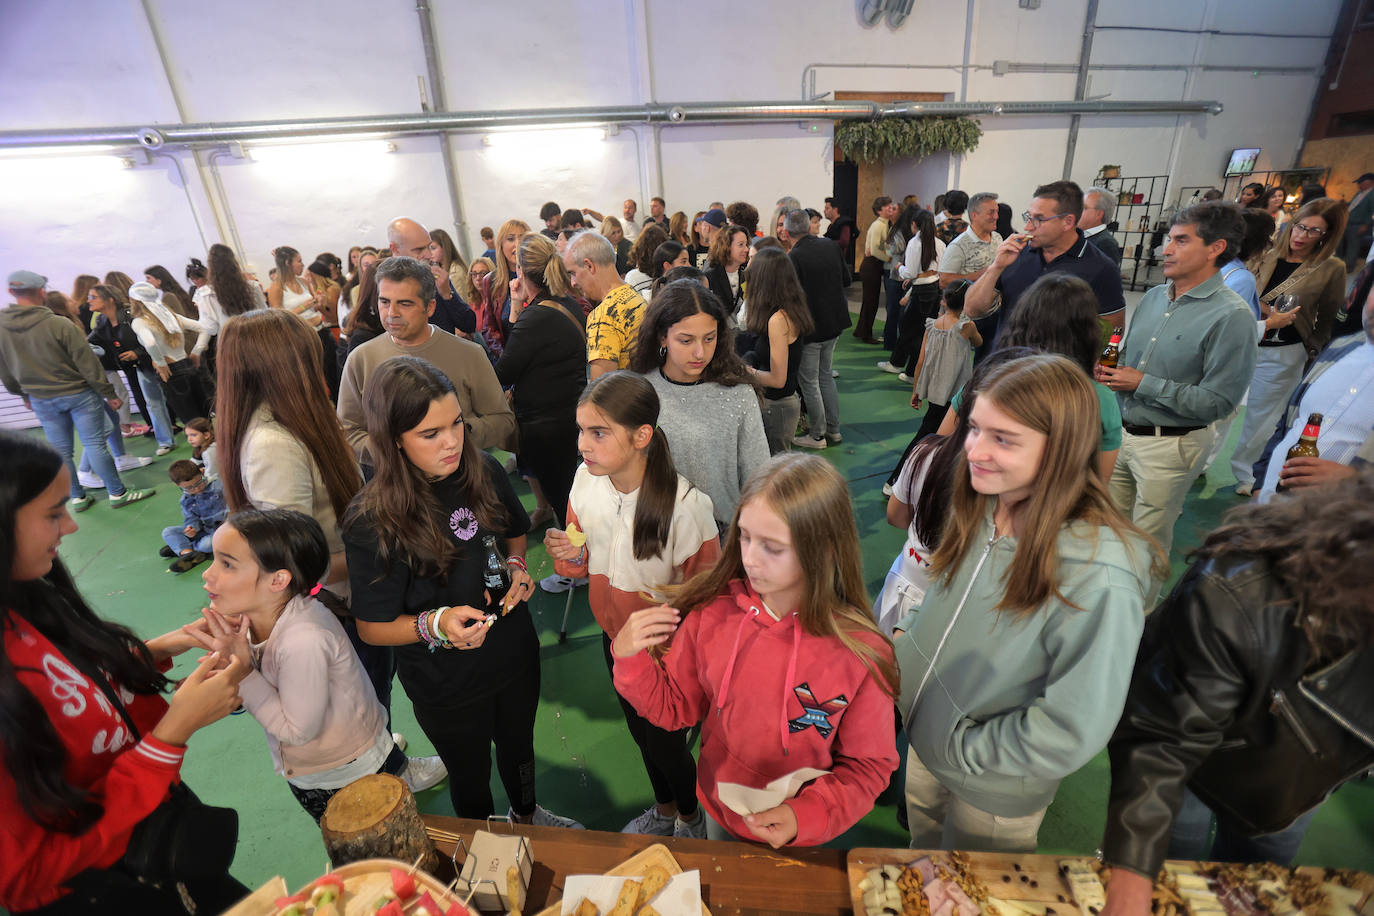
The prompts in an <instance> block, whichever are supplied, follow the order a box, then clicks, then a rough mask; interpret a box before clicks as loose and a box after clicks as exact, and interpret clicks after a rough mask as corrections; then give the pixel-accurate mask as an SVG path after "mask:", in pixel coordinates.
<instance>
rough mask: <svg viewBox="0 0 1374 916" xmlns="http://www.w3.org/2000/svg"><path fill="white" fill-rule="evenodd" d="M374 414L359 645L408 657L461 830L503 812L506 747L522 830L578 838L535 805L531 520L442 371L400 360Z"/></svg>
mask: <svg viewBox="0 0 1374 916" xmlns="http://www.w3.org/2000/svg"><path fill="white" fill-rule="evenodd" d="M363 402H364V404H365V405H366V421H367V433H368V438H369V440H370V443H371V453H372V455H373V456H374V459H375V462H376V466H375V473H374V476H373V477H372V479H371V480H369V481H368V482H367V484H366V486H364V487H363V489H362V490H361V491H360V492H359V493H358V496H357V498H356V499H355V500H354V501H353V504H352V505H351V506H349V509H348V514H347V516H345V519H344V541H345V543H346V545H347V548H348V567H349V577H350V579H351V580H352V582H353V596H354V597H353V613H354V614H355V615H356V617H357V619H358V632H359V634H360V635H361V636H362V638H363V639H365V640H367V641H368V642H370V643H372V644H373V645H377V646H394V647H396V657H397V661H398V663H399V664H398V669H399V674H400V678H401V685H402V686H403V687H404V688H405V690H406V693H407V694H408V695H409V696H410V699H411V702H412V704H413V705H414V707H415V718H416V721H418V722H419V724H420V728H422V729H423V730H424V732H425V734H426V735H427V736H428V737H429V739H430V741H431V742H433V744H434V748H435V750H436V751H437V752H438V754H439V756H440V757H441V758H442V759H443V761H444V764H445V765H446V766H447V767H448V770H449V773H450V775H451V777H452V778H451V779H450V780H449V797H450V798H451V799H452V802H453V810H454V811H455V812H456V813H457V814H458V816H459V817H475V818H485V817H488V816H490V815H492V814H494V813H496V811H495V803H494V802H493V800H492V796H491V786H490V784H491V748H492V745H493V744H495V746H496V759H497V769H498V770H499V773H500V776H501V782H502V784H503V785H504V786H505V789H506V795H507V797H508V798H509V799H510V813H511V814H512V815H513V816H514V817H515V819H517V820H519V821H521V822H522V823H535V824H538V825H541V826H553V827H575V826H580V825H579V824H577V823H576V822H575V821H572V820H569V819H568V818H561V817H558V816H557V815H553V814H550V813H549V812H548V811H547V810H545V809H544V808H542V807H540V806H539V805H538V804H537V803H536V800H535V786H534V716H535V711H536V709H537V708H538V706H539V639H538V637H537V636H536V634H535V631H534V623H533V621H532V620H531V619H530V613H529V607H528V606H527V605H526V604H525V599H527V598H528V597H529V596H530V594H531V592H532V591H533V590H534V584H533V583H532V582H531V581H530V577H529V573H528V572H527V571H526V569H525V534H526V532H527V531H528V530H529V518H528V516H526V514H525V510H524V508H522V507H521V505H520V500H519V498H518V497H517V496H516V495H515V491H514V489H513V488H512V487H511V484H510V479H509V477H507V475H506V474H505V473H504V472H503V471H502V469H501V465H500V464H499V463H498V462H497V461H496V459H495V458H493V457H491V456H490V455H488V454H486V453H485V452H480V451H478V450H477V448H476V446H475V445H474V444H473V441H472V439H471V437H470V436H468V435H467V429H466V427H465V426H464V425H463V411H462V408H461V406H460V405H459V403H458V394H457V392H456V391H455V390H454V387H453V382H452V381H450V380H449V378H448V376H446V375H445V374H444V373H442V372H440V371H439V370H438V369H436V368H435V367H434V365H433V364H431V363H429V362H426V361H425V360H423V359H419V358H417V357H413V356H395V357H392V358H391V359H388V360H387V361H385V362H384V363H382V364H381V365H380V366H379V367H378V368H377V369H375V370H374V371H373V372H372V373H371V375H369V376H368V379H367V385H366V387H365V389H364V391H363Z"/></svg>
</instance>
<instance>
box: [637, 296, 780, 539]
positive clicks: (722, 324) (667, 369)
mask: <svg viewBox="0 0 1374 916" xmlns="http://www.w3.org/2000/svg"><path fill="white" fill-rule="evenodd" d="M731 333H732V332H731V330H730V322H729V319H728V318H727V317H726V314H725V306H724V305H722V304H721V301H720V299H719V298H718V297H717V296H716V295H715V294H714V293H712V292H711V291H710V290H709V289H707V288H706V287H704V286H702V285H701V284H700V283H698V282H696V281H695V280H678V281H676V282H674V283H669V284H668V285H667V286H665V287H663V289H662V290H661V291H660V292H659V293H658V295H656V296H654V300H653V302H652V303H650V305H649V310H648V312H646V313H645V315H644V320H643V323H641V324H640V326H639V339H638V341H637V343H636V344H635V350H634V355H633V356H631V357H630V368H631V369H632V370H634V371H635V372H638V373H639V374H640V375H643V376H644V377H645V378H647V379H648V380H649V384H651V385H653V386H654V390H655V391H657V392H658V399H659V403H660V410H659V417H658V425H659V428H660V429H662V430H663V432H664V435H666V436H667V437H668V447H669V448H670V449H672V452H673V461H674V462H676V464H677V469H678V471H679V472H680V473H681V474H682V476H683V477H686V478H687V479H688V480H690V481H691V482H692V484H693V485H694V486H696V488H697V489H699V490H702V491H704V492H705V493H706V495H707V496H709V497H711V503H712V505H713V507H714V510H715V518H716V524H717V525H719V526H720V527H721V528H722V529H723V528H724V527H725V526H726V525H728V524H729V522H730V519H731V518H733V517H734V514H735V507H736V506H737V505H738V504H739V494H740V490H741V489H742V488H743V487H744V483H745V481H747V480H748V479H749V477H750V475H752V474H753V473H754V471H756V470H757V469H758V468H759V467H761V466H762V465H763V464H764V462H766V461H767V460H768V440H767V438H766V437H765V436H764V433H763V414H762V410H761V408H760V407H759V398H758V392H757V391H756V390H755V389H754V385H753V383H752V381H751V379H750V376H749V371H748V369H747V368H746V367H745V365H744V362H743V361H742V360H741V359H740V358H739V356H738V355H737V354H736V353H735V347H734V341H733V339H732V336H731Z"/></svg>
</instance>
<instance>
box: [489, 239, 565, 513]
mask: <svg viewBox="0 0 1374 916" xmlns="http://www.w3.org/2000/svg"><path fill="white" fill-rule="evenodd" d="M571 289H572V280H571V278H570V277H569V276H568V269H567V268H566V267H564V266H563V259H562V258H560V257H559V256H558V252H557V250H556V249H555V248H554V244H553V242H551V241H549V240H548V239H547V238H545V237H544V236H543V235H541V234H539V233H537V232H527V233H525V235H523V236H522V237H521V239H520V246H519V248H518V250H517V251H516V274H515V281H514V282H513V283H511V284H510V291H511V310H510V316H511V325H512V326H511V333H510V339H509V341H507V343H506V346H505V349H504V350H503V351H502V353H501V358H500V360H498V361H497V363H496V377H497V378H499V379H500V380H501V386H502V387H503V388H514V399H513V403H512V408H513V409H514V411H515V422H516V424H517V425H518V426H519V429H520V464H521V466H522V467H524V468H526V469H528V470H529V472H530V473H531V474H532V475H533V476H534V478H535V479H536V480H537V481H538V482H539V489H540V490H542V495H543V497H544V499H543V500H541V501H540V502H541V504H543V505H548V506H549V507H550V508H551V509H552V512H553V515H554V516H555V517H556V519H557V522H558V524H560V525H561V524H562V523H563V510H564V509H565V508H566V507H567V505H568V491H569V490H571V489H572V484H573V474H574V473H575V472H576V471H577V399H578V396H579V395H581V394H582V389H583V388H585V387H586V385H587V331H586V325H585V322H586V318H585V316H584V315H583V314H582V309H581V308H579V307H578V305H577V302H576V301H575V300H574V299H573V298H572V296H571ZM536 513H537V510H536ZM546 517H547V516H546Z"/></svg>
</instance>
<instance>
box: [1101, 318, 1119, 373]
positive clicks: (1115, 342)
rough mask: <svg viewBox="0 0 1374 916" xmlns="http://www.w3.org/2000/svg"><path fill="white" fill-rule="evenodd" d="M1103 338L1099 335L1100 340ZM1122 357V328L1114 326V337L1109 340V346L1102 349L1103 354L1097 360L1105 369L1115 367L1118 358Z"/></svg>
mask: <svg viewBox="0 0 1374 916" xmlns="http://www.w3.org/2000/svg"><path fill="white" fill-rule="evenodd" d="M1101 339H1102V338H1101V337H1099V338H1098V340H1101ZM1120 358H1121V328H1112V339H1111V340H1109V341H1107V347H1106V349H1104V350H1103V351H1102V355H1101V356H1099V357H1098V359H1097V361H1098V363H1099V364H1100V365H1101V366H1102V368H1104V369H1115V368H1116V363H1117V360H1119V359H1120Z"/></svg>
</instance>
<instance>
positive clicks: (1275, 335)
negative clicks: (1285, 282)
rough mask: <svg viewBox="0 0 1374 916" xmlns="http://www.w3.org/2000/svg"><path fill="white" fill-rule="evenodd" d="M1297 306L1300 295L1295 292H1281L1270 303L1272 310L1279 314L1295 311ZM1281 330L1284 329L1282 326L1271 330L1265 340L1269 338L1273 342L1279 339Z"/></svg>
mask: <svg viewBox="0 0 1374 916" xmlns="http://www.w3.org/2000/svg"><path fill="white" fill-rule="evenodd" d="M1297 307H1298V297H1297V296H1296V295H1294V294H1293V293H1282V294H1280V295H1278V296H1275V297H1274V301H1273V302H1272V303H1270V305H1269V309H1270V311H1272V312H1276V313H1278V314H1284V313H1286V312H1291V311H1293V309H1295V308H1297ZM1281 330H1282V328H1275V329H1274V330H1272V331H1270V332H1269V333H1268V334H1265V335H1264V339H1265V340H1268V341H1271V342H1277V341H1278V339H1279V332H1280V331H1281Z"/></svg>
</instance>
